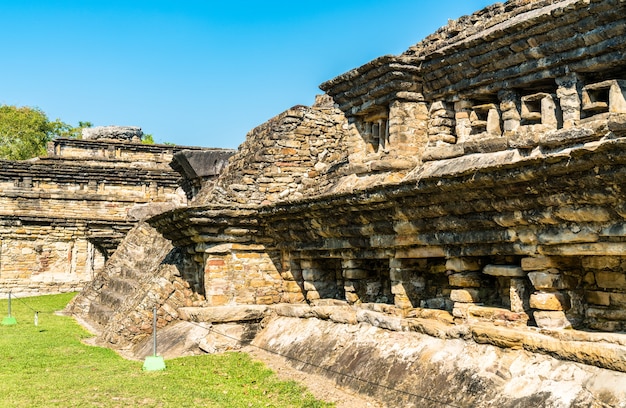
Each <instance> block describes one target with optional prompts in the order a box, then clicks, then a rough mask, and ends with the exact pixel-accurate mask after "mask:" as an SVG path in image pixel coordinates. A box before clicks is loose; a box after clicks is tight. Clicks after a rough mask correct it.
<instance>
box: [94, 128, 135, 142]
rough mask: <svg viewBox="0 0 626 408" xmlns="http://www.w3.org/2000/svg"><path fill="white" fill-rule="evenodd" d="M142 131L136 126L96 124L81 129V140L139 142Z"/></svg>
mask: <svg viewBox="0 0 626 408" xmlns="http://www.w3.org/2000/svg"><path fill="white" fill-rule="evenodd" d="M142 137H143V131H142V130H141V128H140V127H137V126H96V127H88V128H84V129H83V130H82V139H83V140H111V141H118V142H133V143H140V142H141V139H142Z"/></svg>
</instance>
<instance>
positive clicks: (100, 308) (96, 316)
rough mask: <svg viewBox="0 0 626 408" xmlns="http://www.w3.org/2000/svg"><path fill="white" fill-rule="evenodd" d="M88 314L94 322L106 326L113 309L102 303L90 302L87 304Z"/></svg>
mask: <svg viewBox="0 0 626 408" xmlns="http://www.w3.org/2000/svg"><path fill="white" fill-rule="evenodd" d="M88 316H89V317H90V318H91V319H92V320H93V321H94V322H96V323H98V324H100V325H102V326H106V325H107V324H108V323H109V320H110V319H111V316H113V309H111V308H110V307H107V306H105V305H103V304H102V303H96V302H92V303H91V304H90V305H89V312H88Z"/></svg>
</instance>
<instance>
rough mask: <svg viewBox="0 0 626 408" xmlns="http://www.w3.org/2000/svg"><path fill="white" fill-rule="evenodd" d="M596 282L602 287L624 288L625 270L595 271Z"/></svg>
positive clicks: (625, 286) (625, 282)
mask: <svg viewBox="0 0 626 408" xmlns="http://www.w3.org/2000/svg"><path fill="white" fill-rule="evenodd" d="M596 284H597V285H598V286H599V287H601V288H604V289H626V272H608V271H598V272H596Z"/></svg>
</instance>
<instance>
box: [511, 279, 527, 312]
mask: <svg viewBox="0 0 626 408" xmlns="http://www.w3.org/2000/svg"><path fill="white" fill-rule="evenodd" d="M528 286H529V285H528V284H527V282H526V279H521V278H512V279H511V284H510V286H509V300H510V303H511V311H512V312H518V313H519V312H524V311H525V310H528V309H529V308H530V305H529V303H528V292H529V288H528Z"/></svg>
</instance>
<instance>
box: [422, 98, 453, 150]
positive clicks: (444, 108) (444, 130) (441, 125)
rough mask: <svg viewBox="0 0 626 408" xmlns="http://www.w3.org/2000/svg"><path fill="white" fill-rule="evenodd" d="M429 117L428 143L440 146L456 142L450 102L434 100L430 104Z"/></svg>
mask: <svg viewBox="0 0 626 408" xmlns="http://www.w3.org/2000/svg"><path fill="white" fill-rule="evenodd" d="M429 115H430V118H429V120H428V144H429V145H430V146H440V145H445V144H454V143H456V140H457V136H456V135H455V133H454V128H455V122H454V118H455V112H454V109H453V107H452V106H450V103H448V102H445V101H436V102H433V103H432V104H431V105H430V109H429Z"/></svg>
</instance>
